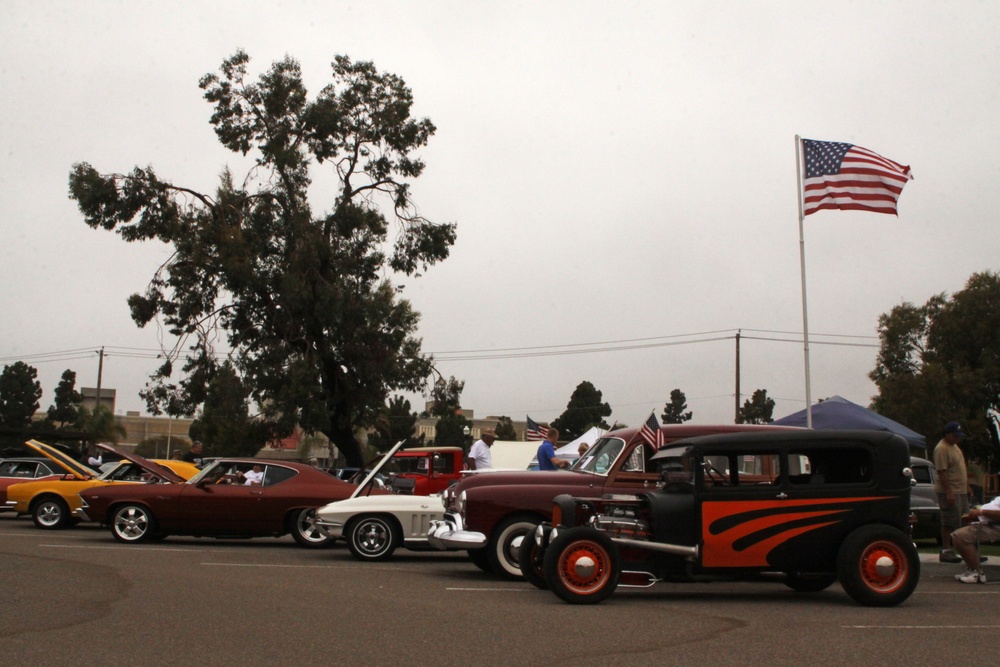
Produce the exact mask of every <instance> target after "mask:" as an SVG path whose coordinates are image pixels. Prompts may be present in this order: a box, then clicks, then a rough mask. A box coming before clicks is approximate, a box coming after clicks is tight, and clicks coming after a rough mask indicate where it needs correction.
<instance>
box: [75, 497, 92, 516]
mask: <svg viewBox="0 0 1000 667" xmlns="http://www.w3.org/2000/svg"><path fill="white" fill-rule="evenodd" d="M80 502H81V505H80V507H78V508H77V509H75V510H73V516H75V517H76V518H77V519H79V520H80V521H94V520H95V519H91V518H90V515H89V514H87V508H88V507H89V505H87V501H85V500H83V498H80Z"/></svg>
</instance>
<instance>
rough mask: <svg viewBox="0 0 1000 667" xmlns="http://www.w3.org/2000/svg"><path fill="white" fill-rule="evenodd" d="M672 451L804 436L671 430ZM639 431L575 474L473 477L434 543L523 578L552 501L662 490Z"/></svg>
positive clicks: (451, 495) (599, 448) (452, 494)
mask: <svg viewBox="0 0 1000 667" xmlns="http://www.w3.org/2000/svg"><path fill="white" fill-rule="evenodd" d="M660 430H661V431H662V432H663V436H664V440H665V442H666V443H670V442H673V441H674V440H677V439H679V438H689V437H693V436H699V435H712V434H717V433H733V432H738V431H768V430H800V429H794V428H793V427H787V426H767V425H765V426H755V425H748V424H721V425H695V424H668V425H664V426H661V427H660ZM638 431H639V429H636V428H628V429H621V430H617V431H611V432H609V433H607V434H605V435H604V436H603V437H602V438H601V439H600V440H598V441H597V442H596V443H595V444H594V446H593V447H591V448H590V449H589V450H588V451H587V453H586V454H584V456H583V457H581V458H580V459H579V460H578V461H577V462H576V463H575V464H574V465H573V467H572V468H570V469H569V470H557V471H553V472H544V471H525V472H491V473H489V474H486V475H472V476H469V477H467V478H465V479H463V480H462V481H460V482H459V483H458V484H457V485H456V486H453V487H451V488H450V489H448V490H447V491H446V492H445V497H444V502H445V507H446V510H447V511H446V513H445V518H444V519H443V520H441V521H434V522H432V524H431V529H430V534H429V535H428V541H429V542H430V544H431V545H433V546H435V547H437V548H439V549H466V550H467V551H468V553H469V557H470V558H471V559H472V562H473V563H475V564H476V566H477V567H479V568H480V569H483V570H487V571H492V572H496V573H497V574H500V575H501V576H504V577H507V578H512V579H513V578H518V577H520V576H521V568H520V566H519V565H518V549H519V548H520V545H521V541H522V539H523V538H524V536H525V535H526V534H528V533H529V532H530V531H533V530H534V529H535V527H536V526H538V524H540V523H543V522H546V521H551V519H552V501H553V499H554V498H555V497H556V496H558V495H560V494H563V493H569V494H571V495H573V496H579V497H600V496H601V495H603V494H607V493H633V494H634V493H636V492H637V491H642V490H652V489H654V488H656V484H657V482H658V481H659V480H660V470H659V469H658V468H657V466H656V464H654V463H653V462H652V461H651V460H650V459H651V458H652V456H653V454H655V453H656V452H655V451H654V450H653V449H652V447H650V445H648V444H647V443H645V442H643V441H642V440H640V439H639V436H638Z"/></svg>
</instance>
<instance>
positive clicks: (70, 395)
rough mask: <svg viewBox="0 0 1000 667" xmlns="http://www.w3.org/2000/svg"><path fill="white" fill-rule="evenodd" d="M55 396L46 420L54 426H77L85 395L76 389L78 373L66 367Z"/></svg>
mask: <svg viewBox="0 0 1000 667" xmlns="http://www.w3.org/2000/svg"><path fill="white" fill-rule="evenodd" d="M54 393H55V398H54V399H53V403H52V405H50V406H49V409H48V412H47V414H46V420H47V421H48V422H49V423H50V424H51V425H52V426H53V427H55V426H58V427H59V428H65V427H68V426H77V425H78V424H79V422H80V419H81V413H80V406H81V405H82V403H83V395H82V394H81V393H80V392H78V391H77V390H76V373H75V372H73V371H71V370H69V369H66V370H65V371H63V374H62V378H60V380H59V384H58V385H56V389H55V392H54Z"/></svg>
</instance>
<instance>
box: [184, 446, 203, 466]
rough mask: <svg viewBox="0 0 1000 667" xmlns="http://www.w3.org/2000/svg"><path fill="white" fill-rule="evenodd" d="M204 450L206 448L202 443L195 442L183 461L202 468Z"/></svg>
mask: <svg viewBox="0 0 1000 667" xmlns="http://www.w3.org/2000/svg"><path fill="white" fill-rule="evenodd" d="M203 449H204V447H203V446H202V444H201V441H200V440H195V441H194V442H192V443H191V449H189V450H188V451H187V453H186V454H185V455H184V458H183V459H181V460H183V461H187V462H188V463H193V464H195V465H196V466H200V465H201V452H202V450H203Z"/></svg>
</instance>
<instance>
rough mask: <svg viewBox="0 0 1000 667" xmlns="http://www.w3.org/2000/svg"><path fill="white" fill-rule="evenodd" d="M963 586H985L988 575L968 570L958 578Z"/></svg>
mask: <svg viewBox="0 0 1000 667" xmlns="http://www.w3.org/2000/svg"><path fill="white" fill-rule="evenodd" d="M956 579H958V580H959V581H961V582H962V583H963V584H985V583H986V575H985V574H983V573H982V572H977V571H976V570H967V571H966V572H965V574H960V575H958V576H957V577H956Z"/></svg>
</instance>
